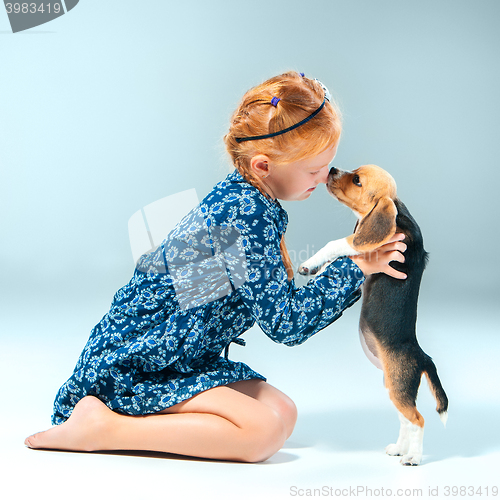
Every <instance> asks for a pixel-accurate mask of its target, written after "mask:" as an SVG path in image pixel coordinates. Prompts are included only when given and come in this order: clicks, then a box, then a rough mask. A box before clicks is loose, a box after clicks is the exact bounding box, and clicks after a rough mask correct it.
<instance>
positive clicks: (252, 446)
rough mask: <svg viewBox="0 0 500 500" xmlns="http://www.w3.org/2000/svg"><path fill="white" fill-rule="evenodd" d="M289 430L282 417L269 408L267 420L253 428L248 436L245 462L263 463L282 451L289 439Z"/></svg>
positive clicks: (262, 420)
mask: <svg viewBox="0 0 500 500" xmlns="http://www.w3.org/2000/svg"><path fill="white" fill-rule="evenodd" d="M287 432H288V429H287V426H286V424H285V421H284V420H283V417H282V415H280V414H279V413H278V412H277V411H275V410H273V409H271V408H269V411H268V414H267V415H266V417H265V418H263V419H259V422H257V423H256V425H255V426H253V427H252V429H251V430H250V432H249V433H248V435H247V445H246V446H245V450H244V452H243V457H242V460H243V461H244V462H263V461H264V460H267V459H268V458H270V457H272V456H273V455H274V454H275V453H276V452H277V451H278V450H280V449H281V447H282V446H283V444H284V443H285V441H286V439H287V437H288V434H287Z"/></svg>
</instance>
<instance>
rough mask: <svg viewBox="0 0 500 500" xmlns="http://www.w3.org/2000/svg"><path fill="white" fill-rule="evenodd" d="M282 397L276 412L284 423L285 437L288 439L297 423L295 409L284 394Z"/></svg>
mask: <svg viewBox="0 0 500 500" xmlns="http://www.w3.org/2000/svg"><path fill="white" fill-rule="evenodd" d="M283 396H284V397H283V398H282V399H281V401H280V405H279V409H278V412H279V414H280V415H281V418H282V419H283V422H284V423H285V427H286V432H287V436H286V437H287V438H289V437H290V435H291V434H292V432H293V429H294V427H295V424H296V422H297V407H296V406H295V403H294V402H293V401H292V400H291V399H290V398H289V397H288V396H286V395H284V394H283Z"/></svg>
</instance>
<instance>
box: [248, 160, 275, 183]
mask: <svg viewBox="0 0 500 500" xmlns="http://www.w3.org/2000/svg"><path fill="white" fill-rule="evenodd" d="M269 163H270V160H269V158H268V157H267V156H266V155H255V156H253V157H252V159H251V160H250V168H251V169H252V171H253V173H254V174H255V175H256V176H257V177H258V178H259V179H265V178H266V177H267V176H268V175H269V172H270V170H269Z"/></svg>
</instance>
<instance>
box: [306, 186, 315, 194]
mask: <svg viewBox="0 0 500 500" xmlns="http://www.w3.org/2000/svg"><path fill="white" fill-rule="evenodd" d="M315 189H316V186H314V187H313V188H309V189H308V190H307V192H308V193H309V192H312V191H314V190H315Z"/></svg>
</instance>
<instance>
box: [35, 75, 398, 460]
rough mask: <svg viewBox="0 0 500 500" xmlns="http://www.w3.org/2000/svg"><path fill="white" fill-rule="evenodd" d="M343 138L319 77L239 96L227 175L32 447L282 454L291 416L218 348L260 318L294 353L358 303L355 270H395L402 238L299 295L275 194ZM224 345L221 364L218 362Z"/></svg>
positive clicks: (321, 170)
mask: <svg viewBox="0 0 500 500" xmlns="http://www.w3.org/2000/svg"><path fill="white" fill-rule="evenodd" d="M340 132H341V124H340V118H339V114H338V112H337V111H336V109H335V107H334V105H333V103H332V102H331V100H330V96H329V94H328V91H327V90H326V88H325V87H323V85H322V84H321V83H319V82H318V81H315V80H311V79H309V78H306V77H305V76H304V75H302V74H299V73H295V72H290V73H285V74H283V75H280V76H277V77H275V78H272V79H270V80H268V81H266V82H265V83H263V84H262V85H259V86H257V87H255V88H253V89H251V90H250V91H249V92H247V93H246V94H245V96H244V97H243V100H242V102H241V103H240V106H239V107H238V109H237V110H236V112H235V113H234V115H233V117H232V120H231V126H230V130H229V132H228V134H227V135H226V136H225V138H224V140H225V144H226V147H227V150H228V152H229V154H230V156H231V158H232V161H233V163H234V166H235V167H236V169H235V171H234V172H233V173H231V174H229V175H228V176H227V177H226V179H225V180H224V181H222V182H220V183H219V184H217V185H216V186H215V187H214V189H213V190H212V192H210V193H209V194H208V196H207V197H206V198H205V199H204V200H203V201H202V202H201V203H200V204H199V206H197V207H196V208H195V209H193V210H192V211H191V212H190V213H189V214H188V215H187V216H186V217H185V218H184V219H183V220H182V221H181V222H180V223H179V225H178V226H177V227H176V228H175V229H174V230H173V231H172V232H171V233H170V234H169V236H168V237H167V239H166V240H165V241H164V242H163V243H162V244H161V245H160V246H159V247H158V248H157V249H156V250H154V251H152V252H151V253H149V254H146V255H144V256H142V257H141V259H140V261H139V263H138V265H137V267H136V270H135V273H134V276H133V278H132V280H131V281H130V282H129V283H128V284H127V285H125V286H124V287H123V288H121V289H120V290H119V291H118V292H117V293H116V295H115V297H114V299H113V302H112V304H111V309H110V311H109V312H108V313H107V314H106V315H105V316H104V317H103V319H102V320H101V322H100V323H99V324H98V325H97V326H96V327H95V328H94V329H93V330H92V332H91V335H90V338H89V340H88V342H87V345H86V346H85V348H84V350H83V352H82V354H81V356H80V359H79V361H78V363H77V365H76V367H75V370H74V373H73V375H72V376H71V377H70V379H69V380H68V381H67V382H66V383H65V384H64V385H63V386H62V387H61V389H60V390H59V393H58V394H57V397H56V400H55V404H54V414H53V416H52V422H53V424H57V425H56V426H55V427H52V428H51V429H49V430H47V431H45V432H40V433H38V434H35V435H33V436H31V437H29V438H27V439H26V443H25V444H26V445H27V446H28V447H30V448H52V449H60V450H78V451H93V450H152V451H162V452H170V453H178V454H183V455H190V456H196V457H205V458H213V459H225V460H236V461H245V462H258V461H262V460H266V459H267V458H269V457H270V456H272V455H273V454H274V453H275V452H276V451H277V450H279V449H280V448H281V446H282V445H283V443H284V442H285V440H286V439H287V438H288V437H289V436H290V434H291V433H292V430H293V428H294V425H295V420H296V408H295V405H294V403H293V402H292V401H291V400H290V399H289V398H288V397H287V396H286V395H285V394H283V393H282V392H280V391H279V390H278V389H276V388H274V387H273V386H271V385H269V384H268V383H267V382H266V381H265V380H266V379H265V378H264V377H263V376H262V375H260V374H259V373H256V372H255V371H253V370H252V369H251V368H250V367H248V366H247V365H246V364H244V363H239V362H234V361H230V360H229V359H227V348H228V346H229V344H230V343H231V342H233V341H238V340H239V336H240V335H241V334H243V333H244V332H245V331H247V330H248V329H249V328H250V327H251V326H252V325H253V324H254V323H255V322H257V323H258V324H259V326H260V327H261V329H262V330H263V331H264V333H265V334H266V335H268V336H269V337H270V338H271V339H273V340H274V341H276V342H280V343H284V344H286V345H289V346H293V345H297V344H300V343H302V342H304V341H305V340H307V339H308V338H309V337H311V336H312V335H314V334H315V333H317V332H318V331H319V330H321V329H323V328H325V327H326V326H328V325H329V324H330V323H332V322H333V321H335V320H336V319H337V318H338V317H339V316H340V315H341V314H342V311H343V310H344V309H346V308H347V307H349V306H350V305H352V304H353V303H354V302H355V301H356V300H358V299H359V297H360V286H361V284H362V283H363V281H364V276H366V275H368V274H371V273H378V272H385V273H387V274H389V275H391V276H393V277H396V278H405V276H404V275H403V274H401V273H398V272H397V271H396V270H395V269H393V268H392V267H390V266H389V262H391V261H393V260H397V261H400V262H402V261H403V260H404V257H403V255H402V252H404V250H405V245H404V244H403V243H402V242H401V241H400V240H401V239H403V237H404V236H403V235H396V237H395V238H394V239H393V241H391V242H390V243H389V244H387V245H385V246H383V247H381V248H379V249H378V250H377V251H376V252H373V253H372V254H370V255H364V256H357V257H353V258H352V259H348V258H344V259H339V260H336V261H335V262H332V263H331V264H329V265H328V266H327V268H326V269H325V271H324V272H323V273H321V275H319V276H317V277H316V278H315V279H314V280H311V281H310V282H309V283H308V284H307V285H305V286H303V287H301V288H297V287H296V286H295V284H294V281H293V272H292V265H291V262H290V258H289V256H288V253H287V251H286V247H285V244H284V241H283V235H284V233H285V230H286V225H287V214H286V212H285V211H284V210H283V208H282V207H281V205H280V204H279V202H278V200H279V199H281V200H304V199H306V198H308V197H309V196H310V195H311V193H312V192H313V191H314V189H316V187H317V186H318V184H322V183H326V181H327V176H328V171H329V167H328V166H329V164H330V162H331V161H332V160H333V158H334V157H335V154H336V150H337V144H338V141H339V137H340ZM225 349H226V356H225V357H224V356H221V354H222V352H223V351H224V350H225Z"/></svg>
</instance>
